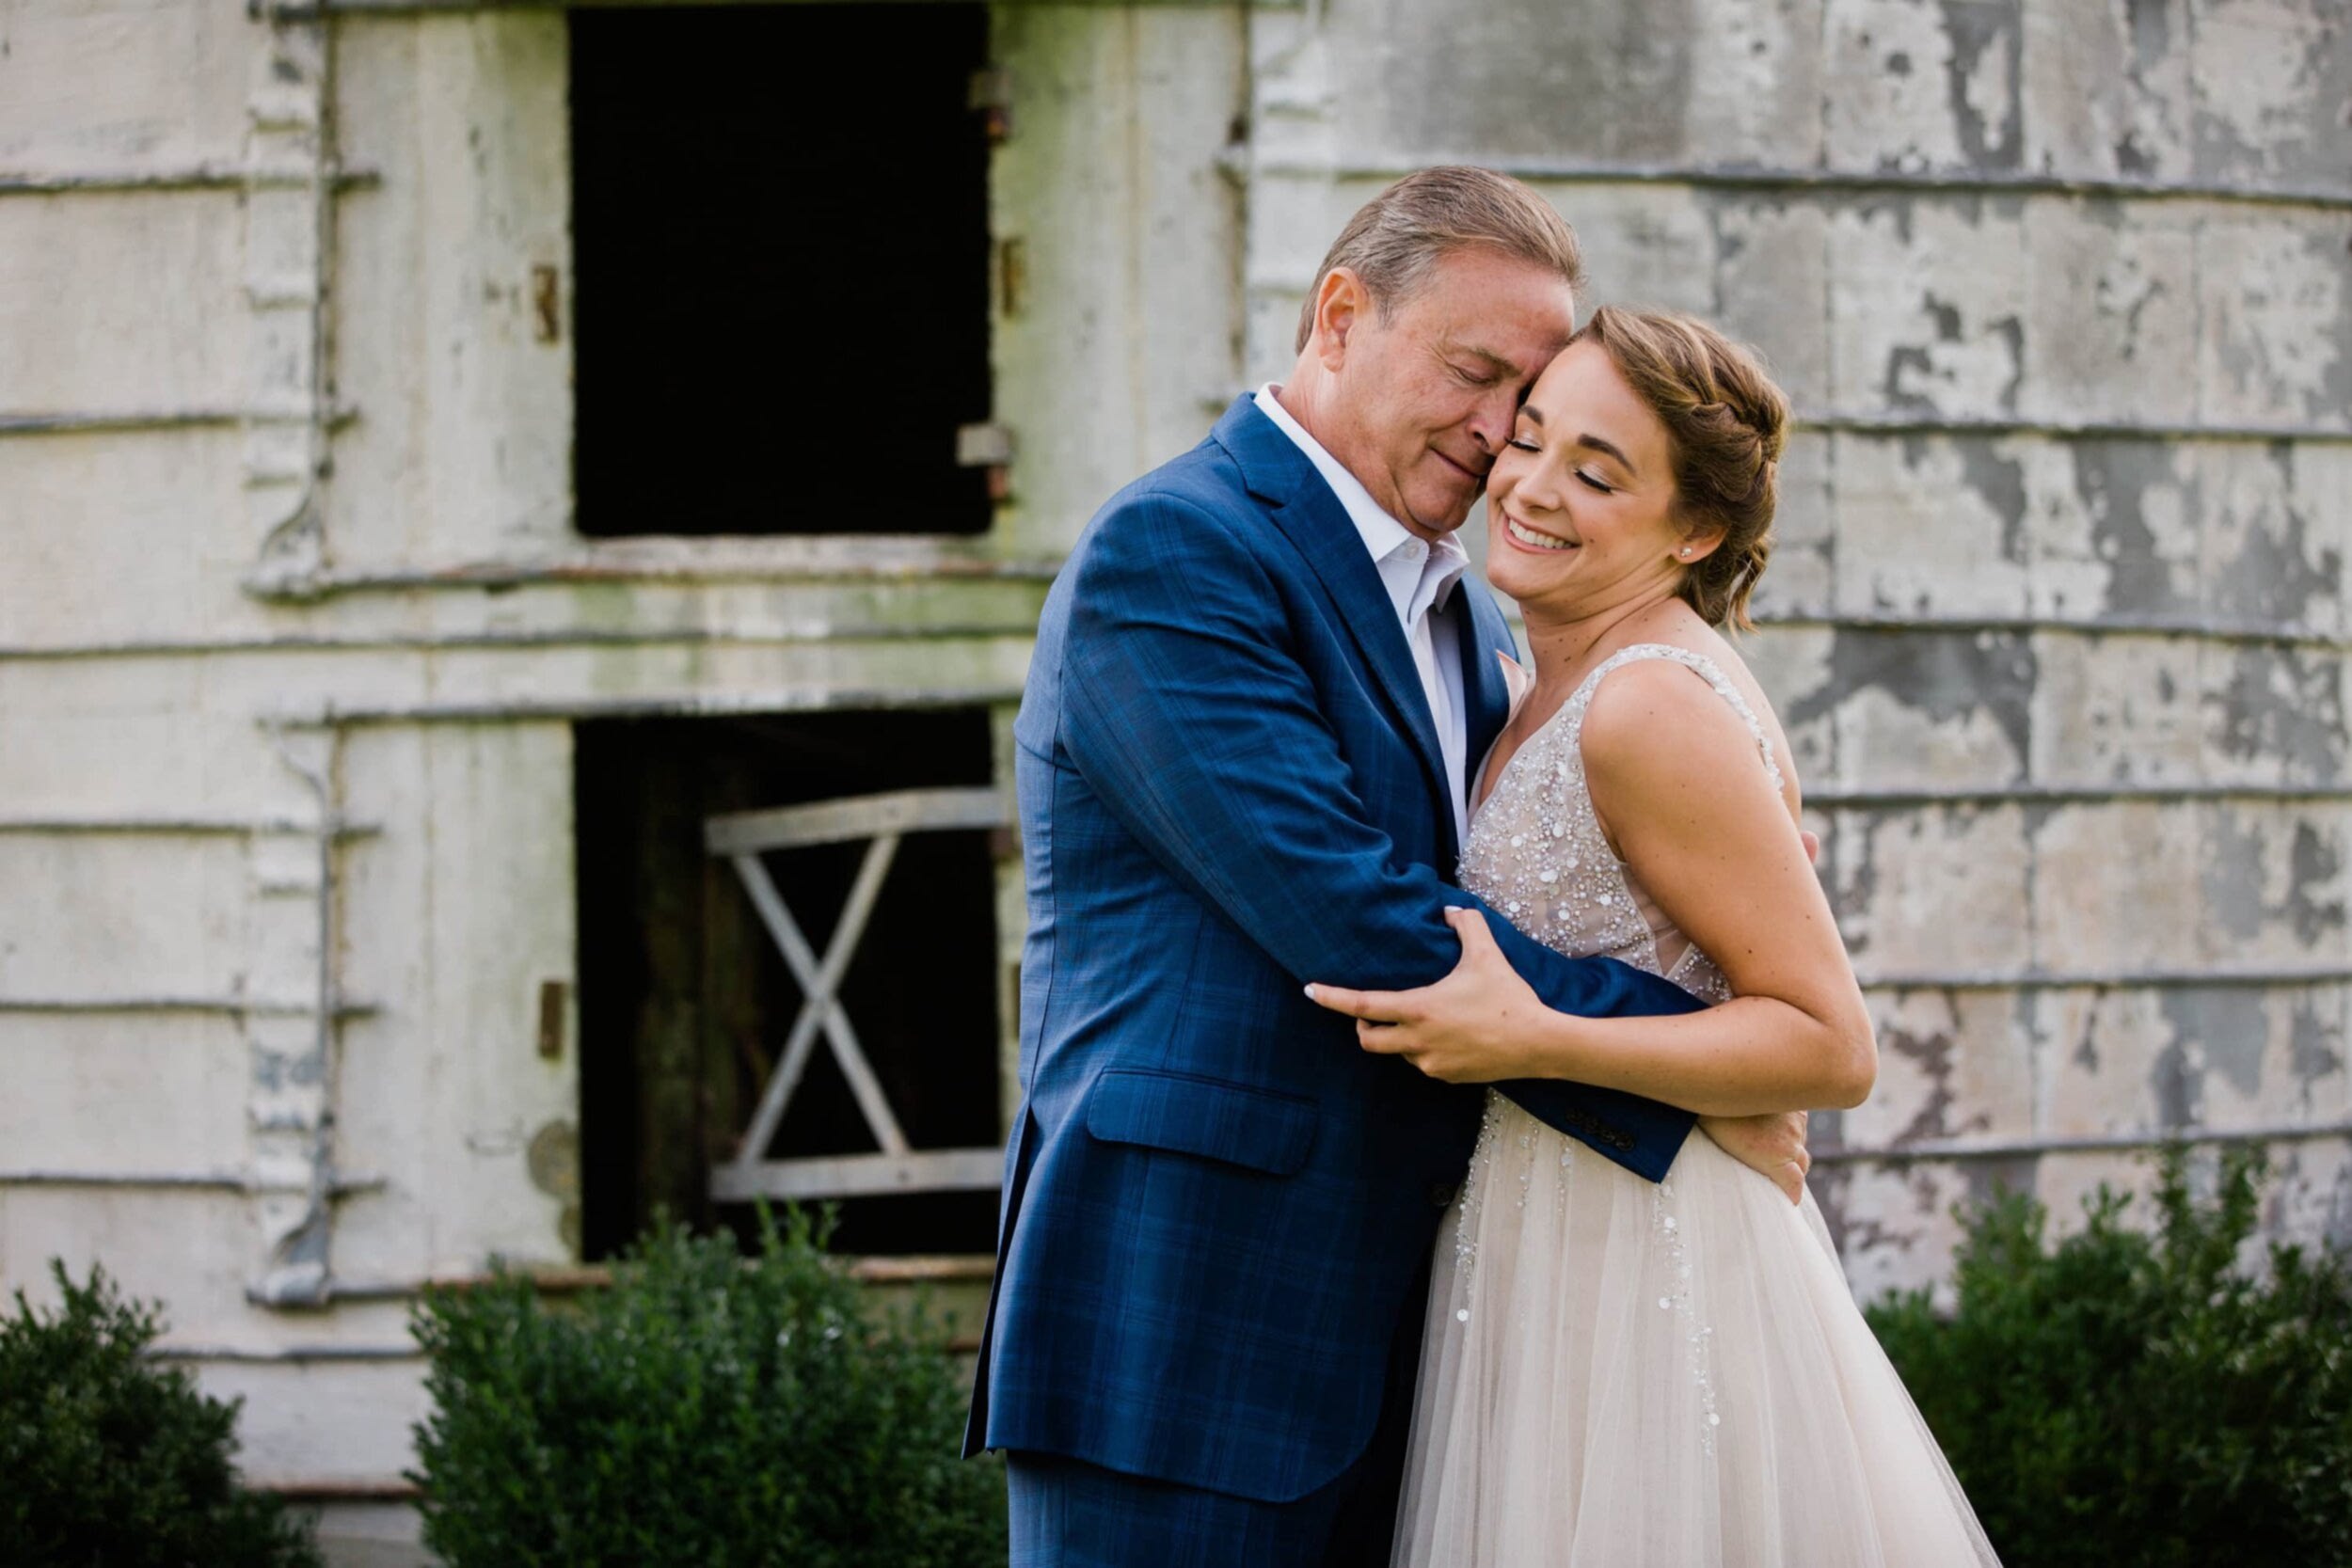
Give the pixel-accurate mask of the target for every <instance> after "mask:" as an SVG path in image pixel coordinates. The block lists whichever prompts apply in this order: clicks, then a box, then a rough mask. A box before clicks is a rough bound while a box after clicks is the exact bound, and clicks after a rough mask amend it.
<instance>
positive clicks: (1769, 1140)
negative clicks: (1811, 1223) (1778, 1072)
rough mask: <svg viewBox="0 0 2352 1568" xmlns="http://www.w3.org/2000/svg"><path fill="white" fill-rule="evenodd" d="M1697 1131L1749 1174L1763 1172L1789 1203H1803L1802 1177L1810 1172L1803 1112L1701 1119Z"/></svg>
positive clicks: (1809, 1156) (1809, 1157)
mask: <svg viewBox="0 0 2352 1568" xmlns="http://www.w3.org/2000/svg"><path fill="white" fill-rule="evenodd" d="M1699 1131H1700V1132H1704V1133H1706V1134H1707V1135H1708V1137H1710V1138H1712V1139H1714V1140H1715V1142H1716V1144H1717V1146H1718V1147H1720V1148H1722V1149H1723V1151H1724V1153H1725V1154H1728V1155H1730V1156H1731V1157H1732V1158H1733V1159H1735V1160H1737V1161H1739V1162H1740V1164H1743V1165H1745V1166H1747V1167H1748V1168H1749V1169H1750V1170H1760V1171H1762V1172H1763V1173H1764V1174H1765V1176H1766V1177H1768V1178H1769V1179H1770V1180H1771V1181H1772V1185H1773V1186H1775V1187H1778V1188H1779V1189H1780V1190H1781V1191H1782V1192H1784V1193H1787V1194H1788V1201H1789V1202H1791V1203H1802V1202H1804V1173H1805V1172H1806V1171H1808V1170H1810V1169H1812V1168H1813V1156H1812V1155H1810V1154H1808V1153H1806V1152H1805V1148H1804V1112H1803V1111H1775V1112H1772V1113H1770V1114H1769V1115H1765V1116H1760V1117H1699Z"/></svg>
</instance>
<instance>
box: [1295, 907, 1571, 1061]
mask: <svg viewBox="0 0 2352 1568" xmlns="http://www.w3.org/2000/svg"><path fill="white" fill-rule="evenodd" d="M1445 918H1446V924H1447V925H1449V926H1451V927H1454V936H1455V937H1456V938H1457V939H1459V941H1460V942H1461V943H1462V961H1461V962H1459V963H1457V964H1455V965H1454V973H1452V974H1448V975H1447V976H1446V977H1445V978H1444V979H1442V980H1439V981H1438V982H1437V984H1435V985H1429V986H1422V987H1421V988H1420V989H1419V990H1347V989H1346V988H1344V987H1343V986H1321V985H1316V986H1309V987H1308V988H1307V996H1308V998H1309V1000H1311V1001H1312V1002H1314V1003H1315V1004H1316V1005H1317V1006H1325V1007H1328V1008H1330V1009H1331V1010H1332V1011H1333V1012H1335V1013H1345V1014H1346V1015H1347V1016H1348V1017H1350V1018H1352V1019H1354V1020H1356V1021H1357V1022H1356V1039H1357V1042H1358V1043H1359V1044H1360V1045H1361V1046H1362V1047H1363V1048H1364V1049H1365V1050H1366V1051H1376V1052H1378V1053H1381V1054H1382V1055H1386V1056H1402V1057H1404V1058H1405V1059H1406V1061H1408V1062H1410V1063H1412V1064H1413V1066H1415V1067H1417V1068H1419V1069H1421V1070H1422V1071H1423V1072H1425V1073H1427V1074H1428V1075H1429V1076H1430V1077H1432V1078H1442V1079H1444V1080H1445V1081H1446V1082H1447V1083H1449V1084H1491V1083H1494V1082H1496V1081H1498V1080H1500V1079H1504V1078H1520V1077H1525V1076H1526V1075H1527V1067H1528V1064H1527V1060H1526V1056H1525V1053H1524V1051H1523V1049H1522V1048H1523V1046H1524V1044H1525V1042H1526V1040H1527V1038H1528V1037H1529V1035H1530V1034H1531V1033H1532V1032H1533V1031H1534V1027H1535V1025H1536V1022H1537V1021H1538V1020H1540V1019H1542V1018H1543V1017H1544V1016H1545V1014H1546V1013H1547V1011H1548V1009H1547V1008H1546V1007H1545V1006H1544V1004H1543V1001H1542V999H1541V998H1539V997H1538V996H1537V995H1536V994H1535V991H1534V988H1533V987H1531V986H1529V985H1528V983H1527V982H1526V981H1525V980H1522V979H1520V978H1519V974H1518V971H1517V970H1515V969H1513V968H1512V967H1511V964H1510V961H1509V960H1508V959H1506V958H1503V956H1502V949H1501V948H1500V947H1497V946H1496V945H1495V939H1494V933H1493V932H1491V931H1489V930H1488V929H1487V928H1486V916H1485V915H1483V914H1481V913H1480V912H1479V911H1476V910H1465V909H1454V908H1448V909H1447V911H1445Z"/></svg>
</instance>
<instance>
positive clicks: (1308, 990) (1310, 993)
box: [1307, 986, 1315, 1002]
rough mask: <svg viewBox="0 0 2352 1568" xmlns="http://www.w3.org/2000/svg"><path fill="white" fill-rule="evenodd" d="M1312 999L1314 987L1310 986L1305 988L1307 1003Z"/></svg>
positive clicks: (1313, 997)
mask: <svg viewBox="0 0 2352 1568" xmlns="http://www.w3.org/2000/svg"><path fill="white" fill-rule="evenodd" d="M1314 999H1315V988H1314V987H1312V986H1309V987H1308V988H1307V1000H1308V1001H1310V1002H1312V1001H1313V1000H1314Z"/></svg>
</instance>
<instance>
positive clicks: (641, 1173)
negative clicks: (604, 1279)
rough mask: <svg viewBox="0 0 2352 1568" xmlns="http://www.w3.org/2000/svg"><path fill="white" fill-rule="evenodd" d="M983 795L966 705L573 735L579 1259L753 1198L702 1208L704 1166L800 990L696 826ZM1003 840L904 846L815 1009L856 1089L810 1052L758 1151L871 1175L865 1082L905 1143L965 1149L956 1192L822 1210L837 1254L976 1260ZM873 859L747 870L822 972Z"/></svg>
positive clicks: (982, 1242)
mask: <svg viewBox="0 0 2352 1568" xmlns="http://www.w3.org/2000/svg"><path fill="white" fill-rule="evenodd" d="M991 781H992V753H991V731H990V724H989V718H988V714H987V711H986V710H985V709H959V710H944V711H914V712H887V713H826V714H811V715H793V716H788V717H787V716H752V717H728V718H714V719H691V720H673V719H655V720H598V721H584V722H581V723H580V724H579V725H577V726H576V729H575V747H574V800H575V832H577V834H578V840H579V843H578V855H579V862H578V879H577V885H578V888H579V901H580V903H579V933H580V936H579V941H580V1132H581V1158H580V1164H581V1184H582V1238H581V1245H582V1253H583V1256H584V1257H586V1258H588V1259H603V1258H609V1257H612V1255H614V1254H615V1253H617V1252H618V1251H620V1250H621V1249H622V1248H623V1247H624V1246H626V1245H627V1244H628V1242H629V1241H630V1240H631V1239H632V1238H633V1237H634V1236H636V1235H637V1233H638V1232H639V1231H640V1230H642V1229H643V1228H644V1226H645V1225H646V1224H647V1223H649V1222H650V1221H651V1219H652V1218H653V1216H654V1214H655V1212H657V1211H660V1210H666V1211H667V1212H670V1213H672V1214H673V1215H675V1216H676V1217H678V1218H679V1219H681V1220H684V1221H686V1222H688V1223H690V1224H692V1225H694V1226H696V1227H708V1226H712V1225H734V1226H737V1227H747V1226H748V1224H749V1222H750V1219H751V1215H752V1209H751V1206H750V1204H749V1202H747V1201H745V1202H737V1201H728V1200H727V1198H726V1196H725V1195H724V1194H720V1195H716V1196H714V1193H713V1174H714V1169H715V1168H717V1167H722V1166H725V1165H727V1164H731V1163H733V1162H735V1161H737V1160H738V1159H739V1156H741V1155H742V1153H743V1149H744V1134H745V1132H747V1131H748V1130H749V1129H750V1128H751V1127H752V1125H753V1123H754V1119H755V1114H756V1110H757V1106H758V1103H759V1101H760V1100H761V1098H762V1095H763V1090H764V1088H765V1087H766V1086H767V1085H769V1084H770V1083H771V1080H772V1079H773V1077H774V1075H775V1071H776V1068H777V1065H778V1062H779V1059H780V1057H781V1054H782V1053H783V1052H784V1050H785V1048H786V1046H787V1043H788V1040H789V1037H791V1036H792V1034H793V1033H794V1026H795V1022H796V1021H797V1019H798V1018H799V1015H800V1014H801V1012H802V1008H803V1001H804V998H805V996H806V994H807V988H806V987H804V986H803V984H802V982H801V981H800V979H799V978H797V977H796V974H795V972H794V967H793V965H792V963H791V961H790V960H789V959H788V958H787V954H786V953H785V952H784V951H783V949H782V948H780V947H779V945H778V943H777V942H775V940H773V937H772V935H771V931H770V929H769V928H768V927H767V926H766V925H765V924H764V923H763V920H762V916H761V913H760V911H758V910H757V909H756V908H755V903H754V900H753V899H752V898H751V897H749V896H747V895H746V890H745V887H744V885H743V882H742V879H740V877H739V875H738V872H737V869H736V867H734V866H733V865H732V864H730V862H729V860H728V858H727V857H726V856H725V855H723V854H718V853H714V852H713V851H712V850H711V848H710V847H709V845H708V842H707V826H708V824H709V823H710V822H711V821H712V820H713V819H714V818H717V819H722V820H736V819H738V818H739V817H740V816H741V814H746V813H760V814H763V815H766V814H770V813H772V812H773V811H774V809H775V808H779V807H793V806H799V805H803V804H804V803H808V802H819V801H841V800H850V801H856V800H866V799H868V798H870V797H873V796H875V795H877V794H882V793H885V792H887V793H900V792H910V791H922V792H925V795H924V799H926V800H936V799H951V800H961V801H964V802H966V803H967V805H968V804H969V803H970V802H972V801H974V800H980V799H984V798H985V797H986V795H987V793H988V786H989V785H990V784H991ZM1005 848H1006V846H1005V844H1004V841H1003V839H1002V836H1001V835H999V834H996V833H993V832H991V831H990V830H989V829H988V828H986V827H980V826H972V827H961V828H954V829H951V830H950V831H934V832H909V833H907V834H906V835H905V836H904V837H903V838H902V839H901V840H900V841H899V842H898V845H897V847H896V853H895V855H893V856H891V857H890V859H889V862H888V865H887V869H886V871H885V872H884V873H883V874H882V876H881V879H880V880H879V883H878V884H877V892H876V896H875V897H874V898H873V900H872V902H871V907H870V913H869V914H867V915H866V918H865V924H864V927H863V929H862V931H861V932H860V933H859V934H858V935H857V937H856V940H855V942H854V944H853V945H850V946H849V947H848V948H847V949H846V952H847V955H848V963H847V967H846V969H845V970H844V971H843V972H842V974H841V977H840V984H839V987H838V990H837V991H835V993H834V994H835V995H836V996H837V998H838V1000H839V1002H840V1004H841V1008H842V1011H843V1012H844V1014H846V1016H847V1017H848V1018H849V1019H850V1021H852V1022H853V1023H854V1034H855V1040H856V1044H857V1047H858V1053H859V1055H861V1056H862V1058H863V1060H864V1061H865V1062H866V1064H867V1065H868V1067H869V1068H870V1079H869V1081H868V1082H867V1083H866V1084H865V1085H860V1084H859V1083H858V1082H856V1081H855V1079H854V1077H853V1076H852V1074H851V1073H850V1072H846V1071H845V1070H844V1067H843V1063H842V1061H841V1060H840V1059H839V1057H838V1056H837V1055H836V1053H835V1052H834V1050H833V1049H831V1048H830V1046H829V1043H828V1042H827V1041H825V1040H823V1039H821V1038H818V1039H815V1040H813V1041H812V1042H811V1048H810V1049H807V1050H806V1051H805V1052H804V1053H803V1062H804V1069H803V1072H802V1073H801V1074H800V1076H799V1079H798V1081H797V1084H796V1085H795V1086H794V1088H793V1090H792V1092H791V1094H790V1097H789V1101H788V1105H787V1109H786V1110H785V1111H784V1113H783V1115H782V1117H781V1118H780V1120H778V1121H777V1122H776V1124H775V1125H774V1127H773V1131H772V1135H771V1137H769V1138H768V1139H767V1140H766V1147H765V1148H762V1149H761V1150H759V1151H758V1154H757V1157H758V1158H760V1159H763V1160H786V1161H793V1162H799V1163H800V1166H799V1168H802V1169H803V1170H805V1169H807V1168H810V1167H809V1164H808V1163H809V1162H814V1161H819V1160H823V1161H832V1160H835V1159H838V1160H840V1161H842V1162H844V1163H845V1164H846V1165H848V1166H850V1167H856V1166H858V1165H859V1163H860V1162H864V1163H865V1164H866V1165H867V1166H870V1165H871V1164H875V1163H878V1162H881V1161H882V1156H881V1155H879V1154H878V1153H877V1152H876V1151H877V1139H876V1135H875V1132H874V1128H873V1119H872V1106H871V1104H870V1102H867V1101H862V1100H861V1090H863V1091H864V1092H865V1093H866V1094H872V1093H876V1092H879V1094H880V1095H881V1096H882V1098H883V1100H884V1101H886V1103H887V1106H888V1109H889V1114H890V1117H891V1119H892V1120H894V1121H895V1123H896V1125H897V1126H898V1128H899V1129H900V1130H902V1132H903V1134H904V1138H905V1141H906V1142H907V1143H908V1144H909V1145H911V1146H913V1148H914V1149H915V1150H946V1149H955V1150H962V1151H964V1153H963V1154H962V1155H961V1159H963V1161H964V1163H965V1164H969V1165H971V1166H972V1167H973V1171H974V1175H973V1178H972V1182H973V1184H969V1185H966V1186H964V1187H962V1188H961V1189H948V1190H930V1191H916V1192H907V1193H896V1192H891V1193H875V1192H872V1191H867V1192H864V1193H861V1194H860V1195H859V1196H850V1197H847V1198H845V1199H844V1200H842V1203H841V1224H840V1229H839V1231H838V1232H837V1234H836V1236H835V1238H834V1245H835V1247H836V1248H837V1249H839V1250H842V1251H847V1252H858V1253H984V1252H987V1251H989V1250H990V1249H991V1247H992V1246H993V1243H994V1238H995V1225H996V1194H995V1190H994V1170H993V1163H991V1162H985V1161H983V1160H982V1159H981V1158H980V1156H981V1153H982V1152H983V1151H986V1150H990V1149H993V1148H994V1147H995V1146H996V1145H998V1143H999V1142H1000V1141H1001V1137H1000V1128H999V1117H998V1106H997V1094H998V1090H997V1085H998V1069H997V1061H998V1041H999V1014H998V1007H999V1002H998V987H997V977H996V971H997V947H996V926H995V896H996V893H995V890H996V880H995V879H996V857H997V856H998V855H999V854H1000V853H1002V852H1003V851H1004V849H1005ZM868 852H869V850H868V846H867V845H866V843H865V842H862V841H859V840H854V839H842V840H838V841H834V842H820V843H815V844H810V845H806V846H804V847H792V848H789V849H786V850H780V851H777V852H775V853H772V854H768V855H764V856H762V857H761V859H762V863H763V864H764V866H765V867H766V868H767V870H768V872H769V874H770V876H771V883H772V887H773V889H774V891H775V892H776V893H777V894H778V895H780V896H781V899H782V903H783V905H784V907H785V908H786V909H787V911H788V912H789V914H790V916H791V919H792V922H793V924H794V925H795V926H796V927H797V928H798V929H799V930H801V931H802V932H803V933H804V934H805V940H806V942H807V944H808V947H809V948H810V949H811V950H812V952H813V955H814V956H815V957H816V958H818V960H819V961H820V962H821V960H822V958H823V957H824V956H825V955H826V954H827V953H828V952H829V950H830V949H831V948H832V947H833V945H834V942H833V938H834V934H835V931H836V928H837V927H838V926H839V924H840V922H841V920H842V918H843V911H844V909H845V906H848V905H850V903H851V901H852V898H853V895H854V892H855V886H856V883H857V881H858V879H859V873H860V870H861V867H863V866H864V865H865V864H866V859H867V855H868ZM926 1158H931V1157H930V1156H927V1155H922V1154H918V1155H916V1156H914V1161H915V1162H916V1163H919V1162H920V1161H922V1160H923V1159H926ZM980 1164H990V1165H991V1168H990V1169H989V1170H988V1171H986V1172H985V1173H981V1172H979V1171H978V1166H979V1165H980ZM983 1180H984V1183H985V1184H980V1183H981V1182H982V1181H983ZM868 1185H869V1186H870V1185H871V1183H870V1181H869V1183H868Z"/></svg>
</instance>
